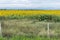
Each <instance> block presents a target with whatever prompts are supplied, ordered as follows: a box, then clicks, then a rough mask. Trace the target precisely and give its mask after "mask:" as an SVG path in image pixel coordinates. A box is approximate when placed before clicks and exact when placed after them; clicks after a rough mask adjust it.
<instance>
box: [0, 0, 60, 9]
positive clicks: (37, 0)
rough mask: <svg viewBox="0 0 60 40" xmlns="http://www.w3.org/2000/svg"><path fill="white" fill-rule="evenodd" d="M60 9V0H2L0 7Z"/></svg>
mask: <svg viewBox="0 0 60 40" xmlns="http://www.w3.org/2000/svg"><path fill="white" fill-rule="evenodd" d="M4 8H5V9H60V0H0V9H4Z"/></svg>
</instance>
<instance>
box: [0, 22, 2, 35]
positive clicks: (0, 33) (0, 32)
mask: <svg viewBox="0 0 60 40" xmlns="http://www.w3.org/2000/svg"><path fill="white" fill-rule="evenodd" d="M0 36H2V30H1V22H0Z"/></svg>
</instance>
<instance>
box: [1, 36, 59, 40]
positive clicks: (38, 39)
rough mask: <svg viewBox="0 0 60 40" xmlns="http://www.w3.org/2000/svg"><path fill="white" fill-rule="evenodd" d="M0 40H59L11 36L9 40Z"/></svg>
mask: <svg viewBox="0 0 60 40" xmlns="http://www.w3.org/2000/svg"><path fill="white" fill-rule="evenodd" d="M0 40H60V38H57V37H53V38H48V37H39V36H34V37H27V36H13V37H11V38H8V37H0Z"/></svg>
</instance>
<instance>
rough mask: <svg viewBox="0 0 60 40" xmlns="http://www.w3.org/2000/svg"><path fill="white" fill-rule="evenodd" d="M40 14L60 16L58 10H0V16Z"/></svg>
mask: <svg viewBox="0 0 60 40" xmlns="http://www.w3.org/2000/svg"><path fill="white" fill-rule="evenodd" d="M40 14H50V15H60V10H0V16H9V15H40Z"/></svg>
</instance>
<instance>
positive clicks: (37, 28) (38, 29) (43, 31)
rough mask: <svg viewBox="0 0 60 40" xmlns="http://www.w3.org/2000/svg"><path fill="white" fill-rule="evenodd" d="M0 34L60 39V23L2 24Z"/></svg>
mask: <svg viewBox="0 0 60 40" xmlns="http://www.w3.org/2000/svg"><path fill="white" fill-rule="evenodd" d="M0 33H1V34H2V35H3V36H6V35H26V36H32V35H34V36H36V35H37V36H47V37H53V36H56V37H60V23H53V22H49V23H48V22H33V21H21V20H20V21H19V20H11V21H4V22H3V23H1V24H0Z"/></svg>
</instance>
